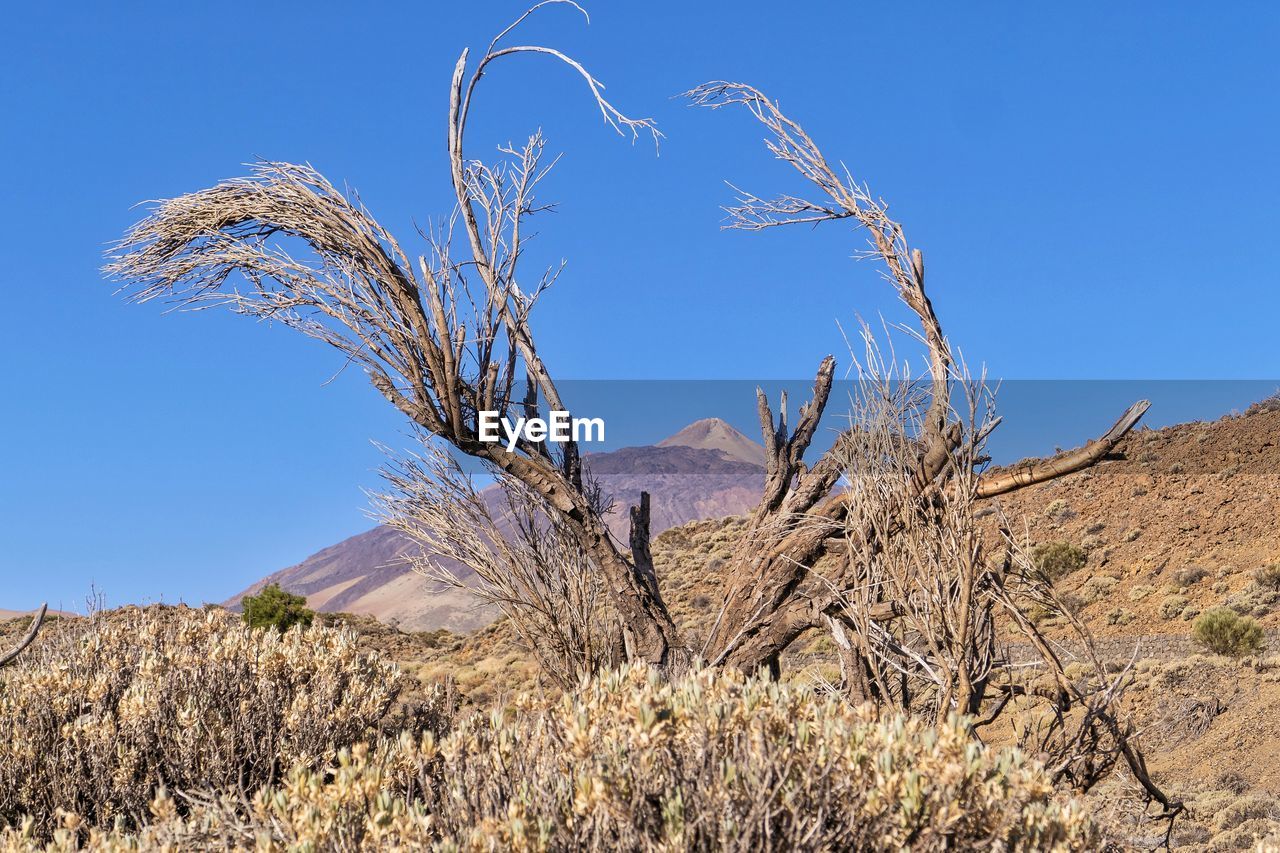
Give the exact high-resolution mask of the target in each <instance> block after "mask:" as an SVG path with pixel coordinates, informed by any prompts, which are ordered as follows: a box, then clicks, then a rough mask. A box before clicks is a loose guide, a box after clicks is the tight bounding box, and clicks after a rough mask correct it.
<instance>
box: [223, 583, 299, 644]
mask: <svg viewBox="0 0 1280 853" xmlns="http://www.w3.org/2000/svg"><path fill="white" fill-rule="evenodd" d="M241 605H242V606H243V607H244V621H245V624H246V625H249V626H251V627H253V628H275V629H276V630H277V631H280V632H281V633H284V632H285V631H288V630H289V629H290V628H292V627H293V626H294V625H301V626H302V627H304V628H310V627H311V620H312V619H314V618H315V615H316V614H315V611H313V610H308V609H307V600H306V599H305V598H303V597H302V596H301V595H294V594H292V593H289V592H285V591H284V590H283V589H281V588H280V585H279V584H274V583H273V584H267V586H266V587H264V588H263V590H262V592H260V593H258V594H257V595H246V596H245V597H244V600H243V601H242V602H241Z"/></svg>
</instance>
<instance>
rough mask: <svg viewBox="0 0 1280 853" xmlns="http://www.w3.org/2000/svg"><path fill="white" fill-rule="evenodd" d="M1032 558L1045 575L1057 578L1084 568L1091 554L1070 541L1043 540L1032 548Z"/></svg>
mask: <svg viewBox="0 0 1280 853" xmlns="http://www.w3.org/2000/svg"><path fill="white" fill-rule="evenodd" d="M1031 559H1032V561H1034V562H1035V565H1036V568H1038V569H1039V570H1040V571H1041V572H1043V573H1044V575H1045V577H1047V578H1049V579H1050V580H1057V579H1058V578H1063V577H1066V576H1067V575H1069V574H1071V573H1072V572H1075V571H1079V570H1080V569H1083V568H1084V564H1085V563H1087V562H1088V561H1089V555H1088V554H1087V553H1085V551H1084V549H1083V548H1077V547H1076V546H1075V545H1072V544H1070V543H1068V542H1042V543H1040V544H1039V545H1037V546H1036V547H1035V548H1033V549H1032V550H1031Z"/></svg>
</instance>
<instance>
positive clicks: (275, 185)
mask: <svg viewBox="0 0 1280 853" xmlns="http://www.w3.org/2000/svg"><path fill="white" fill-rule="evenodd" d="M552 5H568V6H571V7H573V8H575V9H578V10H579V11H581V7H579V6H577V4H575V3H572V2H565V0H549V1H548V2H544V3H539V4H537V5H536V6H534V7H533V8H531V9H530V10H528V12H526V13H525V14H524V15H523V16H521V17H520V18H519V19H518V20H517V21H516V22H515V23H514V24H512V25H511V26H510V27H508V28H506V29H505V30H503V31H502V32H501V33H500V34H499V36H498V37H497V38H496V39H494V41H493V42H492V43H490V45H489V47H488V49H487V50H486V52H485V54H484V55H483V56H482V57H481V58H480V59H479V60H478V61H477V62H476V63H475V64H474V65H472V64H470V63H469V61H468V56H469V54H468V51H465V50H464V51H463V52H462V55H461V56H460V57H459V59H458V63H457V66H456V68H455V71H454V75H453V80H452V84H451V87H450V101H449V113H448V128H449V135H448V144H449V164H450V178H451V183H452V187H453V191H454V202H455V207H454V210H453V213H452V215H451V216H450V217H448V218H447V219H446V221H445V224H444V225H443V226H441V227H438V228H436V229H434V230H433V231H430V232H428V233H427V234H426V235H425V236H426V237H427V240H428V250H427V251H426V252H425V253H424V254H422V255H420V256H418V257H417V259H416V263H411V262H410V259H409V257H408V255H407V253H406V252H405V251H404V250H403V249H402V248H401V245H400V243H399V242H397V240H396V238H395V237H393V236H392V234H391V233H390V232H389V231H388V230H387V229H385V228H383V226H382V225H380V224H379V223H378V222H377V221H376V220H375V219H374V218H373V217H372V215H370V214H369V213H368V211H366V210H365V209H364V208H363V207H362V206H361V205H360V204H359V203H358V201H356V200H354V199H352V198H348V197H347V196H345V195H343V194H342V193H340V192H339V191H338V190H337V189H336V188H335V187H334V186H333V185H332V184H330V183H329V182H328V181H327V180H326V179H325V178H323V177H322V176H321V175H320V174H319V173H318V172H316V171H315V170H314V169H312V168H311V167H309V166H296V165H291V164H286V163H260V164H258V165H257V166H255V167H254V171H253V173H252V175H251V176H250V177H248V178H244V179H238V180H232V181H227V182H224V183H222V184H219V185H218V186H215V187H212V188H210V189H207V190H202V191H199V192H195V193H191V194H189V195H185V196H182V197H179V198H176V199H170V200H168V201H164V202H161V203H160V204H159V205H158V206H157V207H156V209H155V211H154V212H153V213H152V215H151V216H149V217H148V218H146V219H145V220H143V221H142V222H140V223H139V224H138V225H136V226H135V227H134V228H133V229H131V230H130V231H129V232H128V234H126V235H125V238H124V240H123V241H122V242H121V244H120V245H119V246H118V247H117V248H116V250H115V251H114V253H113V257H112V260H111V262H110V264H109V265H108V267H107V269H108V271H109V272H110V273H111V274H113V275H114V276H116V277H118V278H119V279H121V280H123V281H124V282H126V288H127V289H128V290H129V292H130V295H131V296H132V297H133V298H134V299H136V300H140V301H146V300H150V299H166V300H172V301H175V302H177V303H178V304H179V305H180V306H182V307H186V308H203V307H208V306H213V305H221V306H225V307H229V308H231V309H232V310H234V311H237V312H239V313H242V314H247V315H249V316H253V317H258V318H261V319H270V320H278V321H280V322H282V323H283V324H285V325H287V326H289V327H292V328H295V329H297V330H299V331H301V332H303V333H304V334H306V335H309V336H311V337H314V338H317V339H319V340H321V341H324V342H325V343H327V344H329V345H331V346H333V347H335V348H337V349H338V350H339V352H341V353H342V354H343V356H344V357H345V359H346V360H347V362H348V363H354V364H357V365H359V366H360V367H362V368H363V369H364V371H365V372H366V374H367V375H368V376H369V379H370V381H371V382H372V383H373V385H374V386H375V387H376V388H377V389H378V390H379V391H380V392H381V393H382V394H383V395H384V396H385V397H386V398H387V399H388V400H389V401H390V402H391V403H392V404H393V405H395V406H396V408H398V409H399V410H400V411H401V412H403V413H404V414H405V415H406V416H408V417H409V418H410V419H411V420H412V421H413V422H414V423H415V424H416V425H418V426H419V427H421V428H422V429H423V430H425V431H426V432H428V433H430V434H432V435H435V436H438V437H440V438H442V439H444V440H445V441H447V442H448V443H449V444H451V445H452V446H453V447H454V448H456V449H457V450H459V451H461V452H463V453H466V454H468V455H471V456H474V457H477V458H479V459H481V460H483V461H484V462H485V463H487V464H490V465H492V466H493V467H494V468H495V469H496V470H498V471H501V472H502V473H503V474H504V475H505V476H506V477H508V478H510V479H511V480H512V481H513V482H519V483H521V484H523V486H524V487H525V488H527V489H529V490H530V491H531V492H532V493H533V494H536V495H537V496H538V497H539V499H540V500H542V501H545V502H546V504H547V505H548V507H549V508H550V509H553V510H554V511H555V513H556V515H557V518H559V519H562V520H563V522H564V525H566V526H565V527H564V528H563V529H564V530H565V531H567V532H569V533H570V534H571V536H572V540H573V543H572V548H574V549H576V550H577V551H578V552H580V554H581V555H583V556H582V559H585V560H589V561H590V563H591V565H592V566H593V571H595V572H597V573H598V574H599V575H600V576H601V583H602V585H603V587H604V588H605V589H606V590H607V594H608V595H609V596H610V597H611V599H612V606H613V607H614V608H615V609H616V610H617V612H618V613H619V614H620V616H621V619H622V622H623V626H624V632H625V634H626V636H627V639H628V643H629V644H630V645H629V647H630V648H631V649H632V650H633V653H634V655H635V657H636V658H638V659H641V660H645V661H648V662H650V663H655V664H660V665H665V664H667V663H668V662H669V661H670V659H671V657H672V655H673V654H676V655H681V654H682V647H681V644H680V642H679V639H678V637H677V635H676V630H675V627H674V624H673V623H672V621H671V617H670V615H669V614H668V612H667V609H666V606H665V605H664V604H663V601H662V598H661V595H660V594H659V592H658V587H657V583H656V581H655V579H654V577H653V572H652V570H651V569H650V568H649V567H637V565H636V564H635V562H634V561H633V560H632V559H631V558H630V557H629V555H628V554H627V553H626V552H625V551H624V550H623V549H622V548H621V547H620V546H619V545H618V543H616V542H614V540H613V539H612V538H611V537H610V534H609V531H608V529H607V527H606V526H605V524H604V522H603V520H602V519H601V517H600V514H599V512H598V508H597V507H596V506H595V505H594V503H593V498H592V496H591V495H590V494H589V490H588V489H587V488H586V487H585V486H584V484H583V482H582V471H581V464H580V462H579V459H578V450H577V448H576V447H575V446H574V445H573V443H572V442H570V443H568V444H564V445H560V446H559V447H558V448H556V449H555V450H554V451H553V450H552V449H551V448H549V447H548V446H547V444H545V443H532V442H528V441H521V442H520V443H519V445H518V446H517V447H515V448H514V449H513V450H508V449H507V448H506V447H504V446H502V445H501V444H495V443H487V442H482V441H481V440H480V439H479V435H478V417H479V415H478V413H479V412H481V411H492V412H497V413H499V415H500V416H506V415H507V414H509V413H513V414H517V415H519V414H524V415H527V414H530V413H532V412H533V411H535V410H537V409H538V408H539V407H540V406H542V405H545V406H546V407H548V408H549V409H552V410H562V411H568V405H567V401H565V400H563V399H562V397H561V394H560V391H559V388H558V387H557V385H556V382H555V380H554V378H553V377H552V374H551V372H550V370H549V369H548V368H547V366H546V365H545V364H544V362H543V361H542V359H541V357H540V356H539V354H538V350H537V347H536V345H535V343H534V334H533V329H532V325H531V316H532V313H533V310H534V307H535V305H536V303H537V301H538V298H539V296H541V295H542V293H543V292H544V291H545V290H546V289H547V288H548V287H549V286H550V285H551V284H552V283H553V282H554V281H555V278H556V275H557V274H558V269H556V268H552V269H551V270H548V271H546V272H543V273H540V274H539V275H537V276H536V277H534V278H533V279H532V282H533V283H532V284H528V283H522V281H527V279H524V276H523V272H522V270H521V259H522V258H523V255H524V244H525V243H526V241H527V235H526V232H525V223H526V220H527V219H528V217H530V216H532V215H535V214H536V213H538V212H539V211H542V210H545V209H546V206H545V205H544V204H542V203H541V202H539V201H538V200H537V198H536V189H537V187H538V185H539V183H540V182H541V181H542V180H543V179H544V178H545V177H546V176H547V174H548V171H549V170H550V168H551V165H554V163H551V164H548V163H546V162H544V159H543V154H544V147H545V143H544V140H543V138H542V135H541V134H540V133H535V134H533V135H532V136H531V137H529V139H528V141H527V142H526V144H524V145H523V146H512V145H508V146H504V147H502V148H501V149H500V150H499V154H500V158H501V159H500V161H499V162H497V163H494V164H490V163H485V162H482V161H479V160H476V159H473V158H470V157H468V156H467V155H466V153H465V146H464V142H465V131H466V126H467V120H468V117H469V115H470V112H471V108H472V106H473V103H474V96H475V94H476V91H477V86H478V84H479V82H480V80H481V78H482V77H483V76H485V75H486V74H488V73H491V72H492V70H493V68H494V67H495V66H494V63H495V62H497V61H498V60H500V59H502V58H504V57H509V56H514V55H520V54H529V55H542V56H549V57H551V58H553V59H556V60H558V61H559V62H560V63H562V64H564V65H567V66H568V67H569V68H570V69H571V70H573V71H574V72H575V73H576V74H577V75H578V76H579V77H581V79H583V80H584V82H585V83H586V85H587V89H588V92H589V93H590V95H591V97H592V99H593V100H594V101H595V103H596V105H597V107H598V108H599V109H600V111H601V114H602V115H603V117H604V119H605V121H606V122H607V123H608V124H609V125H610V126H611V127H612V128H614V129H615V130H617V131H618V132H620V133H625V132H629V133H631V134H632V135H633V136H634V135H636V134H638V133H640V132H649V133H651V134H652V136H653V138H654V140H655V141H656V140H657V139H658V138H659V136H660V134H659V133H658V131H657V129H656V127H655V126H654V125H653V122H652V121H650V120H649V119H632V118H629V117H627V116H625V115H624V114H623V113H621V112H620V111H619V110H618V109H617V108H616V107H614V106H613V104H612V103H610V102H609V101H608V100H606V99H605V98H604V95H603V85H602V84H601V83H600V82H599V81H598V80H597V79H596V78H595V77H594V76H592V75H591V74H590V73H589V72H588V71H587V70H586V68H585V67H584V66H583V65H582V64H581V63H579V62H578V61H577V60H575V59H573V58H572V57H570V56H568V55H567V54H565V53H563V52H561V51H559V50H557V49H554V48H549V47H543V46H539V45H516V46H504V45H503V44H502V42H503V40H504V39H505V38H507V37H509V36H510V35H511V33H512V32H513V31H515V30H516V29H517V28H518V27H519V25H520V24H521V23H522V22H523V21H525V20H526V19H527V18H528V17H529V15H531V14H533V13H534V12H536V11H538V10H539V9H542V8H544V7H547V6H552Z"/></svg>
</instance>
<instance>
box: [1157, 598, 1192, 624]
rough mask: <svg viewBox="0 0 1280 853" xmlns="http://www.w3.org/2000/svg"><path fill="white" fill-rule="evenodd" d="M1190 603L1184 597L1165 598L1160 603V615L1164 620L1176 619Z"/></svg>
mask: <svg viewBox="0 0 1280 853" xmlns="http://www.w3.org/2000/svg"><path fill="white" fill-rule="evenodd" d="M1190 603H1191V600H1190V599H1188V598H1187V597H1186V596H1185V595H1177V594H1176V593H1175V594H1174V595H1169V596H1166V597H1165V599H1164V601H1161V602H1160V615H1161V616H1162V617H1164V618H1165V619H1177V618H1178V617H1179V616H1181V615H1182V611H1184V610H1186V609H1187V605H1189V604H1190Z"/></svg>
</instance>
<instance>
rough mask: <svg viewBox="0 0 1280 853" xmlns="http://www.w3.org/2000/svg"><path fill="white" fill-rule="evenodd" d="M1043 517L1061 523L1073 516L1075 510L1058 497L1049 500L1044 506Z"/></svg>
mask: <svg viewBox="0 0 1280 853" xmlns="http://www.w3.org/2000/svg"><path fill="white" fill-rule="evenodd" d="M1044 517H1045V518H1047V519H1049V520H1050V521H1056V522H1059V523H1061V522H1064V521H1069V520H1071V519H1072V518H1074V517H1075V512H1074V511H1073V510H1072V509H1071V506H1070V505H1069V504H1068V503H1067V502H1066V501H1064V500H1063V499H1062V498H1058V499H1057V500H1054V501H1051V502H1050V503H1049V505H1048V506H1047V507H1045V508H1044Z"/></svg>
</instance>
